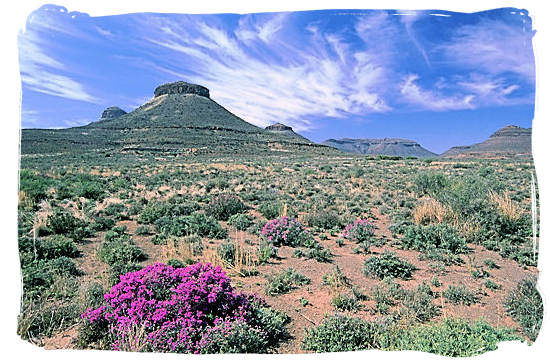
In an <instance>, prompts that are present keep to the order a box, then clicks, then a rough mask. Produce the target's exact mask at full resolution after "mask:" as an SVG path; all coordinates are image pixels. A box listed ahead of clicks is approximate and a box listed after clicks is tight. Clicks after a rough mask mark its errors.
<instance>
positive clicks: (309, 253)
mask: <svg viewBox="0 0 550 360" xmlns="http://www.w3.org/2000/svg"><path fill="white" fill-rule="evenodd" d="M293 256H294V257H306V258H308V259H313V260H315V261H318V262H323V263H329V262H332V256H333V255H332V253H331V252H330V250H329V249H326V248H323V247H322V246H316V247H314V248H311V249H306V250H301V249H296V250H294V255H293Z"/></svg>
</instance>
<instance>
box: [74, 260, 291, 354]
mask: <svg viewBox="0 0 550 360" xmlns="http://www.w3.org/2000/svg"><path fill="white" fill-rule="evenodd" d="M104 299H105V305H102V306H100V307H98V308H95V309H94V308H89V309H88V310H87V311H86V312H84V313H83V314H82V319H83V320H84V326H83V329H82V330H81V339H82V340H81V343H82V345H84V346H87V345H91V344H94V343H95V344H101V345H100V347H107V348H108V347H111V348H112V349H114V350H129V349H131V350H133V349H134V348H133V347H132V346H127V344H128V343H132V344H136V343H139V344H141V345H140V350H144V351H159V352H177V353H218V352H267V351H268V350H269V349H270V348H271V347H273V346H275V345H276V343H277V342H278V341H279V340H281V339H282V338H284V336H283V335H284V334H286V330H285V327H284V326H285V324H286V322H287V321H288V318H287V317H286V315H284V314H282V313H279V312H277V311H275V310H273V309H271V308H269V307H268V306H267V304H266V303H265V302H264V301H263V300H261V299H259V298H257V297H255V296H251V295H245V294H240V293H236V292H235V290H234V289H233V287H232V286H231V281H230V279H229V278H228V277H227V276H226V275H225V273H224V272H223V270H222V269H221V268H220V267H214V266H212V265H211V264H208V263H206V264H202V263H197V264H194V265H190V266H187V267H183V268H173V267H172V266H169V265H165V264H161V263H156V264H154V265H149V266H147V267H146V268H144V269H142V270H139V271H136V272H130V273H127V274H125V275H123V276H121V278H120V282H119V283H118V284H116V285H114V286H113V287H112V288H111V290H110V292H108V293H107V294H105V295H104ZM136 329H137V331H136ZM222 339H223V340H224V341H221V340H222Z"/></svg>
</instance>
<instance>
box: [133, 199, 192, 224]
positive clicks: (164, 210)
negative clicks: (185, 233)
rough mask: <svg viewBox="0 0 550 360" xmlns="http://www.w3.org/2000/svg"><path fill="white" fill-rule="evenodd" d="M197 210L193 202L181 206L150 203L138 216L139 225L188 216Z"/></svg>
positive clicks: (177, 204) (168, 203) (169, 203)
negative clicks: (163, 218)
mask: <svg viewBox="0 0 550 360" xmlns="http://www.w3.org/2000/svg"><path fill="white" fill-rule="evenodd" d="M198 209H199V205H198V204H197V203H195V202H187V203H183V204H179V203H171V202H151V203H149V204H147V206H146V207H145V209H143V210H142V212H141V213H140V214H139V215H138V222H139V223H141V224H153V223H154V222H155V221H157V220H158V219H160V218H161V217H175V216H188V215H191V214H193V213H194V212H195V211H197V210H198Z"/></svg>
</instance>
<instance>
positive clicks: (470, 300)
mask: <svg viewBox="0 0 550 360" xmlns="http://www.w3.org/2000/svg"><path fill="white" fill-rule="evenodd" d="M443 297H445V298H446V299H447V300H449V302H451V303H452V304H455V305H457V304H462V305H472V304H475V303H478V302H479V300H480V299H479V296H478V295H476V294H475V293H474V292H473V291H471V290H469V289H468V288H467V287H466V286H464V285H463V284H459V285H449V287H448V288H447V289H446V290H445V291H443Z"/></svg>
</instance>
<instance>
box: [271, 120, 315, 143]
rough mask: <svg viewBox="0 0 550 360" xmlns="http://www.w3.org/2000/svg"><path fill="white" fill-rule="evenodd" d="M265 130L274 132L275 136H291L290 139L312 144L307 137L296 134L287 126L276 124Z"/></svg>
mask: <svg viewBox="0 0 550 360" xmlns="http://www.w3.org/2000/svg"><path fill="white" fill-rule="evenodd" d="M265 130H266V131H269V132H272V133H274V134H279V135H286V136H290V137H293V138H298V139H301V140H305V141H308V142H311V141H309V140H308V139H306V138H305V137H303V136H302V135H300V134H297V133H295V132H294V130H292V127H290V126H287V125H285V124H281V123H276V124H273V125H269V126H267V127H266V128H265Z"/></svg>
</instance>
